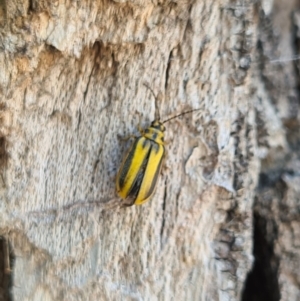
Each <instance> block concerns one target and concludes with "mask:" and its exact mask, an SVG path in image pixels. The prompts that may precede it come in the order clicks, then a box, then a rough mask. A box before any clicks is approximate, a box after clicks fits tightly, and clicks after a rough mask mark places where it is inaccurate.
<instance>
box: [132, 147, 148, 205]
mask: <svg viewBox="0 0 300 301" xmlns="http://www.w3.org/2000/svg"><path fill="white" fill-rule="evenodd" d="M148 143H151V146H150V148H149V151H148V153H147V155H146V156H145V158H144V160H143V163H142V165H141V168H140V170H139V172H138V174H137V176H136V178H135V180H134V182H133V185H132V186H131V189H130V191H129V193H128V197H130V198H132V199H133V200H134V202H135V200H136V198H137V196H138V194H139V192H140V188H141V185H142V181H143V179H144V175H145V169H146V167H147V164H148V161H149V157H150V153H151V149H152V142H151V141H148Z"/></svg>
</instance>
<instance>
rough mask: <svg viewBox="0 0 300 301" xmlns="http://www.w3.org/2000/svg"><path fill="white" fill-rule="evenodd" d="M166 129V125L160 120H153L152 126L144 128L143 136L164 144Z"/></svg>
mask: <svg viewBox="0 0 300 301" xmlns="http://www.w3.org/2000/svg"><path fill="white" fill-rule="evenodd" d="M164 130H165V127H164V125H163V124H162V123H161V122H160V121H156V120H155V121H153V122H152V123H151V126H150V127H148V128H146V129H145V130H144V133H143V136H144V137H145V138H147V139H150V140H153V141H154V142H156V143H158V144H161V145H164Z"/></svg>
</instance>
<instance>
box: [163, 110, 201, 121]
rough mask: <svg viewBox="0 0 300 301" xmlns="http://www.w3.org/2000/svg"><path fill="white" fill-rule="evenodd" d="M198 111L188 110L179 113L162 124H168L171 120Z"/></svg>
mask: <svg viewBox="0 0 300 301" xmlns="http://www.w3.org/2000/svg"><path fill="white" fill-rule="evenodd" d="M199 110H201V109H193V110H189V111H186V112H183V113H180V114H178V115H175V116H173V117H171V118H169V119H167V120H165V121H163V123H166V122H169V121H170V120H172V119H175V118H177V117H180V116H182V115H185V114H189V113H192V112H195V111H199Z"/></svg>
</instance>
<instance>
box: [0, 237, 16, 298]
mask: <svg viewBox="0 0 300 301" xmlns="http://www.w3.org/2000/svg"><path fill="white" fill-rule="evenodd" d="M13 261H14V255H13V253H12V251H11V248H10V245H9V242H8V241H7V240H6V239H5V238H4V237H3V236H0V301H11V300H13V299H12V296H11V288H12V268H13Z"/></svg>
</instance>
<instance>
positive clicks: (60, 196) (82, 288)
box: [0, 0, 300, 300]
mask: <svg viewBox="0 0 300 301" xmlns="http://www.w3.org/2000/svg"><path fill="white" fill-rule="evenodd" d="M287 2H288V5H286V6H284V7H283V6H282V4H280V3H281V2H280V0H276V1H274V2H273V1H268V0H264V1H262V2H261V3H257V2H256V1H252V0H241V1H230V0H228V1H227V0H216V1H211V0H195V1H189V0H179V1H177V2H170V1H164V2H160V1H157V2H156V1H154V2H153V1H142V0H132V1H106V0H91V1H89V0H85V1H67V0H65V1H64V0H60V1H49V0H42V1H35V0H30V1H29V0H27V1H23V0H22V1H21V0H11V1H5V0H2V1H0V8H1V9H0V26H1V30H0V49H1V52H0V66H1V72H0V91H1V96H0V97H1V105H0V110H1V112H0V136H1V137H0V164H1V167H0V168H1V173H0V197H1V202H0V234H2V235H5V237H7V238H8V240H9V242H10V244H11V247H12V250H13V254H14V262H13V271H12V278H13V285H12V288H11V290H12V296H13V298H14V300H241V298H242V299H243V300H246V299H247V298H250V299H249V300H255V299H251V296H253V290H251V285H253V283H254V282H253V281H252V282H251V273H250V274H249V277H248V278H247V276H248V273H249V272H250V271H251V269H252V267H253V269H252V274H254V276H255V267H257V265H256V264H257V260H256V261H254V259H255V258H256V259H258V258H259V255H257V254H255V253H253V245H254V251H255V246H256V243H257V236H255V231H254V232H253V229H254V230H255V229H256V228H255V227H256V226H257V225H258V224H259V223H258V216H260V215H261V214H262V212H261V210H260V208H261V206H263V204H264V202H263V200H261V198H263V193H264V191H265V190H264V188H265V186H264V184H265V183H264V182H262V180H261V179H262V175H267V178H269V177H272V173H273V171H274V169H276V170H277V174H278V175H280V176H277V177H276V181H277V180H278V181H283V182H284V183H285V184H284V185H286V186H285V187H286V190H285V193H286V198H283V199H284V200H291V202H290V203H288V204H291V205H290V207H289V205H286V206H287V207H288V209H287V210H288V211H289V210H292V208H291V207H293V208H294V209H293V210H296V208H298V207H297V205H296V204H297V202H296V200H297V193H296V191H297V187H298V185H297V184H296V183H298V182H297V181H298V180H299V179H298V178H299V176H296V175H295V174H297V172H298V171H297V170H298V169H297V168H296V166H298V165H297V164H299V159H298V158H299V157H297V155H299V150H298V148H297V146H299V144H297V143H298V142H299V136H297V135H296V132H297V130H296V128H297V126H295V124H296V125H299V98H298V77H297V76H298V71H297V69H296V66H295V61H292V62H290V63H286V62H284V61H283V60H282V59H281V55H282V56H283V57H284V56H287V57H289V58H291V57H293V53H292V52H291V51H292V49H293V47H294V44H293V43H294V40H295V39H294V40H293V37H294V36H292V33H291V31H290V28H288V26H287V25H286V23H285V22H282V18H290V17H289V16H290V15H291V12H293V14H292V16H293V19H292V18H290V19H289V20H290V23H289V24H294V26H295V28H298V29H299V27H297V26H298V24H300V23H299V21H297V20H298V14H297V13H296V10H295V9H296V1H292V0H289V1H287ZM283 12H285V14H284V16H283V15H280V14H283ZM276 28H279V31H278V32H277V33H276V31H275V29H276ZM287 32H288V33H289V34H290V35H289V38H290V40H287V37H286V36H285V34H286V33H287ZM278 58H279V62H278V63H277V62H275V63H274V62H273V61H276V60H277V59H278ZM277 75H278V76H277ZM145 83H146V84H148V85H149V86H150V87H151V88H152V89H153V90H154V92H155V93H156V94H157V95H158V98H159V102H158V106H159V110H160V115H161V118H162V120H165V119H167V118H169V117H170V116H174V115H176V114H178V113H180V112H183V111H186V110H190V109H196V108H197V109H199V108H200V109H201V111H198V112H194V113H193V114H191V115H185V116H183V117H182V118H179V119H174V120H172V121H170V122H169V123H167V124H166V127H167V130H166V141H167V157H166V160H165V165H164V167H163V170H162V174H161V177H160V179H159V183H158V188H157V191H156V193H155V195H154V197H153V198H152V200H151V201H150V202H149V203H147V204H146V205H144V206H139V207H131V208H126V209H124V208H121V207H120V206H119V204H120V201H119V200H118V198H117V196H116V193H115V177H116V172H117V170H118V168H119V165H120V163H121V161H122V157H123V155H124V154H125V152H126V150H127V149H128V143H127V144H126V143H124V142H122V141H121V140H119V139H118V138H117V137H118V135H121V136H128V135H136V134H138V131H137V127H138V125H139V121H141V126H142V127H146V126H148V125H149V124H150V122H151V121H152V120H153V119H154V111H155V100H154V98H153V96H152V94H151V93H150V91H149V90H148V89H147V88H146V87H145V85H144V84H145ZM287 99H289V102H287V101H286V100H287ZM288 126H290V128H291V131H292V130H294V134H293V133H292V132H291V131H289V130H287V129H286V127H288ZM289 134H290V136H289ZM291 137H293V138H291ZM293 139H294V140H293ZM297 139H298V140H297ZM292 141H294V144H295V145H296V146H295V147H294V149H293V150H292V148H291V143H292ZM291 154H293V158H294V159H292V158H291V160H287V159H286V158H287V157H289V156H291ZM293 160H294V161H293ZM287 163H289V164H291V165H292V167H291V168H294V169H295V172H294V173H293V174H290V173H288V172H286V169H285V167H284V166H285V165H286V164H287ZM276 181H275V182H276ZM275 182H274V183H275ZM257 184H259V186H257ZM257 187H259V189H258V190H256V188H257ZM272 189H273V186H272ZM272 191H273V190H272ZM273 193H274V198H276V197H277V196H278V195H279V194H280V193H282V190H281V189H279V191H277V192H276V191H275V192H274V191H273ZM254 200H255V207H254V211H253V204H254ZM272 200H273V198H272ZM274 206H275V205H274ZM267 207H268V210H270V207H269V203H268V205H267ZM276 208H277V210H278V211H276V212H278V215H276V216H275V215H274V214H275V213H274V211H268V210H267V211H268V212H269V214H268V215H266V216H265V219H264V220H268V219H270V218H271V219H272V220H273V221H274V223H275V224H276V227H277V233H278V235H277V236H276V237H275V236H274V239H273V240H272V246H273V250H274V254H275V255H276V256H275V255H274V256H275V257H276V258H281V256H282V252H283V253H284V254H286V253H285V250H286V248H289V250H290V247H291V244H290V243H288V244H286V242H284V238H285V237H287V236H286V235H287V233H289V229H290V228H289V227H290V226H291V227H292V229H294V230H293V231H294V232H293V233H295V235H298V234H299V232H297V231H298V230H297V229H298V228H299V227H298V224H297V222H296V221H295V220H294V219H293V223H292V219H291V220H289V222H288V227H287V228H286V227H284V225H286V224H284V223H283V221H282V218H280V208H281V207H280V206H277V207H276ZM253 216H254V219H253ZM294 217H295V219H296V217H299V212H295V216H294ZM269 230H270V229H269ZM270 231H271V230H270ZM271 232H272V231H271ZM253 233H254V235H253ZM272 233H274V231H273V232H272ZM263 237H265V238H266V236H264V235H263ZM279 237H282V240H281V239H279ZM298 239H299V236H298ZM291 240H293V238H291ZM267 247H268V244H267ZM293 248H294V249H293V250H292V251H291V252H293V254H295V258H299V246H298V245H297V246H294V247H293ZM290 258H291V257H290V256H289V255H287V256H286V257H284V256H283V257H282V260H283V261H282V265H281V267H282V270H280V269H279V263H278V261H277V262H276V264H277V265H275V270H274V269H273V270H272V268H270V269H267V270H268V271H270V273H271V276H270V279H271V278H272V277H273V276H274V275H275V274H276V276H277V275H278V278H276V277H275V276H274V279H277V280H278V281H277V283H276V285H277V287H278V290H280V292H281V294H282V297H283V299H282V300H297V296H299V285H298V284H297V283H299V276H298V272H297V271H299V269H297V268H290V266H289V263H288V260H290ZM298 262H299V261H298ZM273 267H274V266H273ZM287 270H288V271H291V270H292V271H293V277H294V278H293V279H294V280H295V281H296V282H293V281H291V280H290V279H288V276H287V275H289V272H285V271H287ZM254 278H255V277H254ZM247 279H248V280H247ZM272 279H273V278H272ZM275 282H276V281H275ZM291 286H293V291H292V292H291V291H290V290H289V289H290V287H291ZM244 288H245V289H244ZM289 294H292V295H289ZM264 300H266V299H264ZM269 300H271V299H269ZM272 300H277V299H276V296H275V299H272Z"/></svg>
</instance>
